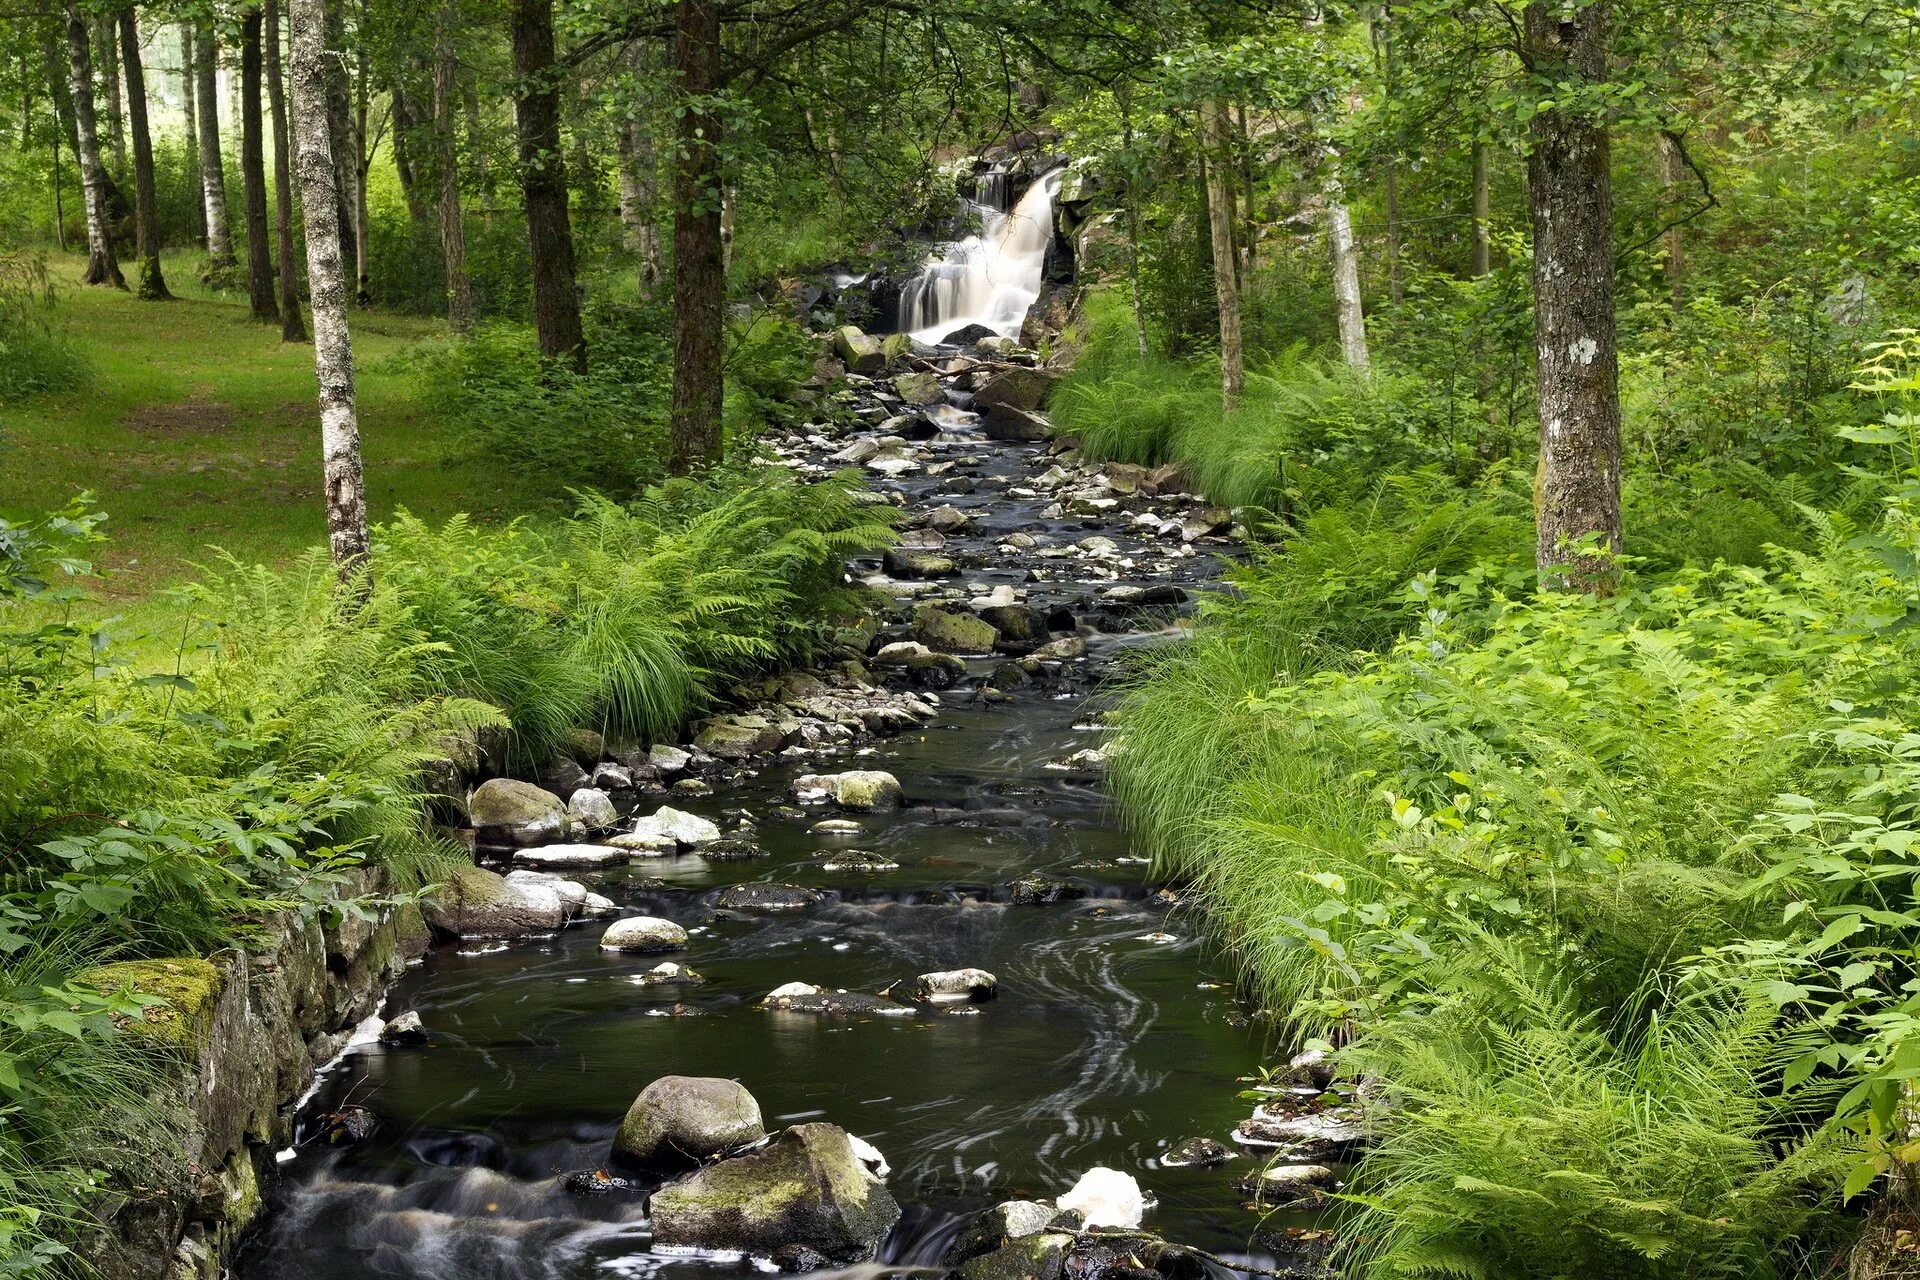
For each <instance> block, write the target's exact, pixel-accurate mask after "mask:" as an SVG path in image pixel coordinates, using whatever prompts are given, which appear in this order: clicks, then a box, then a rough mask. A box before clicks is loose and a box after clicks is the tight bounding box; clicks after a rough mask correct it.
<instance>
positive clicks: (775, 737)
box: [693, 715, 785, 760]
mask: <svg viewBox="0 0 1920 1280" xmlns="http://www.w3.org/2000/svg"><path fill="white" fill-rule="evenodd" d="M693 745H694V746H696V747H698V748H700V750H702V751H704V752H706V753H707V754H708V755H710V756H713V757H714V758H715V759H718V760H745V759H747V758H748V757H749V756H757V755H768V754H771V753H772V752H775V751H778V750H779V749H780V748H781V747H782V746H784V745H785V736H784V735H783V734H782V733H781V732H780V729H779V727H778V726H776V725H774V724H773V723H772V722H771V721H769V720H768V719H767V718H766V717H765V716H760V715H731V716H715V717H713V718H712V719H710V720H708V721H707V722H706V723H705V724H704V725H702V726H701V728H700V732H699V733H697V734H695V735H694V739H693Z"/></svg>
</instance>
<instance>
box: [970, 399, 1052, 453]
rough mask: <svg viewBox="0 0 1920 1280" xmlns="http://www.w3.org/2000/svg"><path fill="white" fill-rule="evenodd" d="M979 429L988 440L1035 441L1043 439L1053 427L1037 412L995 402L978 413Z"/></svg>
mask: <svg viewBox="0 0 1920 1280" xmlns="http://www.w3.org/2000/svg"><path fill="white" fill-rule="evenodd" d="M980 429H981V430H982V431H983V432H985V433H986V435H987V438H988V439H990V440H1007V441H1013V442H1019V443H1028V444H1031V443H1037V442H1038V441H1041V440H1045V439H1046V438H1047V434H1048V432H1050V431H1052V430H1053V428H1052V426H1050V425H1049V424H1048V422H1047V420H1046V419H1045V418H1043V417H1041V416H1040V415H1039V414H1037V413H1031V412H1028V411H1027V410H1025V409H1016V408H1014V407H1013V406H1012V405H1004V404H996V405H993V406H991V407H989V408H988V409H987V410H986V411H985V412H984V413H982V414H981V415H980Z"/></svg>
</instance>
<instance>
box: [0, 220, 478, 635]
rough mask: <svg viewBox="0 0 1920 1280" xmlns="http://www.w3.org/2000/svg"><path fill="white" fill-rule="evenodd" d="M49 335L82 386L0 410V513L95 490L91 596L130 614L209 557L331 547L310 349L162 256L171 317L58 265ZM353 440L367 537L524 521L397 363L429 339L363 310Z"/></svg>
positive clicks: (72, 263) (74, 259) (425, 323)
mask: <svg viewBox="0 0 1920 1280" xmlns="http://www.w3.org/2000/svg"><path fill="white" fill-rule="evenodd" d="M49 265H50V270H51V274H52V275H53V277H54V281H55V284H56V287H57V288H58V290H59V302H58V307H57V311H56V323H57V324H59V325H60V326H61V327H62V328H63V329H64V330H65V331H66V333H67V334H68V335H69V336H70V338H71V339H72V340H73V342H74V344H75V346H76V347H77V348H78V349H79V351H80V352H81V354H82V355H83V356H84V357H85V358H86V359H87V361H88V362H89V364H90V365H91V368H92V376H91V378H90V379H89V380H88V381H87V382H86V384H85V385H84V386H80V387H77V388H74V389H72V390H70V391H66V392H61V391H55V392H52V393H49V394H47V395H45V396H42V397H39V398H37V399H34V400H31V401H29V402H27V403H25V404H20V405H14V406H9V407H6V408H0V512H5V513H7V514H9V515H14V516H23V515H26V514H29V513H32V512H36V511H41V510H46V509H49V508H52V507H56V506H59V505H60V504H62V503H64V502H65V501H66V500H67V498H68V497H69V496H71V495H72V494H73V493H74V492H75V491H77V490H81V489H91V490H93V491H94V492H95V493H96V494H98V495H99V498H100V503H101V505H102V507H103V508H104V509H105V510H106V511H107V512H108V514H109V516H110V517H111V522H110V524H109V526H108V529H109V531H110V532H111V534H112V536H113V543H112V546H111V548H110V549H109V551H108V553H107V554H106V556H105V557H104V558H103V560H104V563H103V568H104V569H105V570H106V571H107V576H106V578H105V580H104V581H103V582H102V583H101V584H100V587H99V590H100V594H101V595H103V596H104V597H106V598H107V599H108V600H109V601H111V602H115V603H117V604H122V605H124V604H125V603H126V602H129V601H134V600H139V599H141V598H143V597H146V596H149V595H151V594H152V593H153V592H154V591H155V590H156V589H158V588H161V587H164V586H167V585H171V584H173V583H176V582H179V581H181V580H182V579H184V578H186V577H188V576H190V574H191V570H192V567H193V566H194V565H195V564H202V563H206V562H207V561H208V560H209V559H210V558H211V555H212V549H213V548H219V549H222V550H225V551H228V552H231V553H232V554H233V555H235V556H237V557H239V558H240V559H243V560H249V561H254V560H257V561H263V562H266V563H270V564H285V563H287V562H289V561H290V560H291V559H292V557H293V556H294V555H295V554H296V553H297V552H299V551H300V550H302V549H304V548H306V547H309V546H312V545H313V544H315V543H316V542H318V541H320V540H321V539H322V537H323V536H324V521H323V515H322V510H321V502H320V444H319V429H318V422H317V416H316V409H315V405H314V376H313V348H312V347H311V346H307V345H289V344H284V343H282V342H281V341H280V334H279V329H278V327H277V326H270V325H262V324H257V323H255V322H253V321H252V320H251V319H249V317H248V314H247V308H246V303H245V300H244V298H238V297H236V296H234V295H232V294H219V293H215V292H212V291H210V290H208V289H207V288H205V287H204V286H202V285H200V284H199V282H198V281H197V279H196V278H195V267H196V265H197V264H196V260H195V256H194V255H192V254H189V253H186V252H181V253H176V254H170V255H168V257H167V260H166V262H165V268H166V273H167V280H168V283H169V285H170V286H171V288H172V289H173V291H174V292H175V293H176V294H177V295H178V296H179V300H178V301H176V302H171V303H150V302H140V301H138V300H137V299H135V298H134V297H133V295H131V294H129V293H120V292H118V291H115V290H107V289H92V288H86V287H84V286H82V285H81V284H80V282H79V275H80V268H81V266H82V259H81V258H80V257H79V256H77V255H74V254H67V255H64V256H56V257H54V258H53V259H52V261H51V262H50V264H49ZM352 327H353V338H354V349H355V356H356V360H357V363H358V367H359V393H360V429H361V433H362V437H363V447H364V450H365V455H366V467H367V496H368V502H369V507H370V509H371V514H372V516H373V518H374V519H375V520H384V519H386V518H388V517H389V516H391V515H392V513H393V512H394V511H395V510H397V509H399V508H402V507H404V508H406V509H408V510H410V511H413V512H415V513H417V514H419V515H420V516H422V517H423V518H427V519H431V520H436V521H437V520H439V519H442V518H444V517H446V516H449V515H452V514H454V513H455V512H460V511H465V512H472V513H475V514H477V515H480V516H482V517H483V518H484V517H486V516H489V515H495V514H499V513H501V512H503V511H506V510H509V509H511V508H512V507H514V506H515V505H516V503H515V502H514V500H513V498H512V496H511V489H510V481H509V480H508V479H507V478H506V477H503V476H502V475H499V474H495V473H492V472H490V470H489V469H488V468H487V467H485V466H483V465H480V464H477V463H475V462H472V461H463V460H461V459H460V458H459V456H458V454H457V452H456V450H455V446H454V443H453V440H452V437H451V436H450V434H449V433H448V432H447V431H446V430H445V429H444V427H443V424H442V422H441V420H440V417H439V415H438V414H437V413H436V411H435V408H434V406H433V405H431V404H429V403H426V402H424V401H423V400H422V398H421V397H420V395H419V393H418V392H417V391H416V390H415V388H414V385H413V382H414V380H413V378H412V376H411V375H410V374H409V373H408V372H407V371H405V370H404V369H401V368H397V367H395V366H396V365H397V364H398V363H399V362H396V361H393V360H391V359H390V357H393V356H396V355H399V354H401V353H403V352H405V351H408V350H409V349H411V348H413V347H416V346H418V345H420V344H421V343H425V342H431V341H434V340H436V339H437V337H438V336H439V334H440V333H441V327H440V325H439V323H438V322H436V321H433V320H430V319H423V318H419V317H412V316H398V315H392V314H384V313H381V312H379V311H371V312H361V311H356V312H355V313H354V315H353V319H352Z"/></svg>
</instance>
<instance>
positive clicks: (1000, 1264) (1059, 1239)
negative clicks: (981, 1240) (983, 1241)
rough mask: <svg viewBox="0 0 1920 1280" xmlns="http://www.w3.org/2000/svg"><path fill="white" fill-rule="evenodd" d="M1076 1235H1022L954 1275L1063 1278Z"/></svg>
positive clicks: (974, 1279)
mask: <svg viewBox="0 0 1920 1280" xmlns="http://www.w3.org/2000/svg"><path fill="white" fill-rule="evenodd" d="M1071 1248H1073V1237H1072V1236H1070V1235H1065V1234H1063V1233H1060V1232H1052V1231H1049V1232H1043V1233H1040V1234H1036V1235H1030V1236H1023V1237H1021V1238H1020V1239H1018V1240H1015V1241H1013V1242H1012V1243H1010V1244H1007V1245H1004V1246H1002V1247H1001V1248H998V1249H995V1250H994V1251H993V1252H992V1253H983V1254H981V1255H980V1256H979V1257H977V1258H974V1259H973V1260H972V1261H970V1262H967V1263H965V1264H963V1265H962V1266H961V1267H960V1269H959V1270H958V1271H956V1272H954V1273H953V1274H954V1275H955V1276H956V1277H958V1280H1060V1278H1061V1276H1062V1275H1063V1274H1064V1271H1065V1267H1066V1261H1067V1251H1068V1250H1069V1249H1071Z"/></svg>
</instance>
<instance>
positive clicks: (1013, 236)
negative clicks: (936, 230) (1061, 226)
mask: <svg viewBox="0 0 1920 1280" xmlns="http://www.w3.org/2000/svg"><path fill="white" fill-rule="evenodd" d="M1062 172H1064V171H1063V170H1060V169H1055V170H1053V171H1052V172H1051V173H1048V174H1045V175H1043V176H1042V177H1040V178H1038V179H1037V180H1035V182H1034V184H1033V185H1032V186H1031V187H1028V188H1027V193H1026V194H1025V195H1024V196H1022V197H1020V203H1019V204H1017V205H1015V206H1014V207H1013V210H1012V212H1007V211H1005V210H1003V209H1000V208H996V207H994V205H993V204H989V203H983V202H980V201H975V202H973V209H974V212H976V213H977V214H979V216H980V224H981V227H980V234H979V235H977V236H968V237H967V238H966V239H965V240H956V241H952V242H950V243H948V244H944V245H942V246H940V251H939V252H938V253H937V254H936V255H935V256H934V257H933V258H931V259H929V260H928V262H927V265H926V266H925V267H923V268H921V271H920V274H919V275H918V276H917V277H916V278H914V279H913V280H910V281H908V282H907V286H906V287H905V288H904V289H902V290H901V291H900V327H901V329H902V330H904V331H906V332H907V333H910V334H912V335H913V336H914V337H915V338H918V339H919V340H920V341H922V342H938V341H940V339H942V338H943V337H945V336H946V335H947V334H949V333H952V332H953V331H954V330H955V329H961V328H965V327H966V326H967V325H970V324H979V325H985V326H986V327H987V328H989V329H992V330H993V331H994V332H995V333H997V334H999V335H1000V336H1001V337H1004V338H1017V337H1019V336H1020V323H1021V321H1023V320H1025V319H1026V316H1027V309H1028V308H1029V307H1031V306H1032V305H1033V301H1034V299H1035V298H1038V297H1039V296H1040V280H1041V274H1042V272H1043V271H1044V270H1045V268H1046V260H1047V245H1048V244H1049V243H1050V242H1051V241H1052V239H1053V200H1054V197H1055V196H1056V195H1058V194H1059V191H1060V176H1061V174H1062ZM1006 181H1007V180H1006V175H1005V174H1002V173H988V174H982V175H981V177H980V179H979V180H978V187H977V191H978V194H980V195H982V196H985V197H987V199H988V200H995V199H996V197H997V201H998V203H1000V204H1003V205H1004V203H1005V201H1006V189H1007V186H1006Z"/></svg>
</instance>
